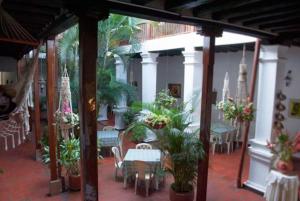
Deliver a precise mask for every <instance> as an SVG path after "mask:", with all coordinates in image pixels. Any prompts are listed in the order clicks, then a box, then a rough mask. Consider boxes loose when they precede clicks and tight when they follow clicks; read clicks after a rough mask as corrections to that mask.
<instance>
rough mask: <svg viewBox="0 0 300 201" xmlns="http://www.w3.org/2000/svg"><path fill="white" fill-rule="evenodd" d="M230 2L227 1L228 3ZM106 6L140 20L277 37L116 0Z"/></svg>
mask: <svg viewBox="0 0 300 201" xmlns="http://www.w3.org/2000/svg"><path fill="white" fill-rule="evenodd" d="M227 1H228V0H226V2H227ZM106 6H107V7H108V8H109V9H110V12H113V13H118V14H123V15H128V16H133V17H139V18H146V19H149V20H154V21H161V20H164V21H167V22H173V23H182V24H190V25H195V26H199V25H211V26H221V27H222V28H223V29H224V30H226V31H231V32H235V33H247V34H248V35H251V36H255V37H258V36H259V37H262V38H263V37H274V36H277V35H276V34H274V33H271V32H268V31H263V30H258V29H253V28H249V27H243V26H240V25H234V24H229V23H226V22H220V21H218V22H217V21H213V20H207V19H203V18H198V17H191V16H185V15H181V14H179V13H176V12H170V11H162V10H159V9H155V8H149V7H145V6H139V5H135V4H131V3H125V2H119V1H115V0H106ZM102 7H103V5H102V4H101V3H97V2H95V4H94V8H95V9H97V8H99V9H100V8H102Z"/></svg>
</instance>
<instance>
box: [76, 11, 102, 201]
mask: <svg viewBox="0 0 300 201" xmlns="http://www.w3.org/2000/svg"><path fill="white" fill-rule="evenodd" d="M97 33H98V23H97V19H95V18H91V17H88V16H86V15H84V14H83V15H80V16H79V54H80V56H79V63H80V70H79V72H80V101H79V114H80V142H81V143H80V144H81V178H82V200H89V201H97V200H98V167H97V120H96V58H97V44H98V41H97Z"/></svg>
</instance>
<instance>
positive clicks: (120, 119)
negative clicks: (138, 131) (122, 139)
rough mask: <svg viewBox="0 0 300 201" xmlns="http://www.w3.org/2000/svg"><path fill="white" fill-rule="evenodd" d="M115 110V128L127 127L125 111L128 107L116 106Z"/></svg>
mask: <svg viewBox="0 0 300 201" xmlns="http://www.w3.org/2000/svg"><path fill="white" fill-rule="evenodd" d="M113 111H114V113H115V129H117V130H123V129H125V122H124V113H125V112H126V111H127V108H115V109H114V110H113Z"/></svg>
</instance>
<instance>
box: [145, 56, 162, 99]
mask: <svg viewBox="0 0 300 201" xmlns="http://www.w3.org/2000/svg"><path fill="white" fill-rule="evenodd" d="M157 56H158V54H157V53H150V52H143V53H141V57H142V59H143V60H142V62H141V63H142V101H143V103H152V102H154V100H155V96H156V80H157V62H156V58H157Z"/></svg>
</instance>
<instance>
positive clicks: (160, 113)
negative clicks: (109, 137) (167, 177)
mask: <svg viewBox="0 0 300 201" xmlns="http://www.w3.org/2000/svg"><path fill="white" fill-rule="evenodd" d="M163 96H164V97H165V95H163ZM163 102H164V101H160V100H159V97H157V99H156V101H155V103H154V104H142V103H135V104H133V106H132V108H133V110H141V109H143V110H144V113H145V114H144V115H143V114H141V115H140V117H139V118H137V119H136V120H135V122H134V123H133V124H131V126H130V127H129V128H128V129H131V128H133V127H134V126H137V125H140V126H143V127H145V128H148V129H152V131H153V132H154V133H156V135H157V138H158V142H159V143H158V146H159V148H160V149H161V150H162V152H163V153H165V155H166V160H165V161H164V164H165V170H166V171H168V172H170V173H171V174H172V175H173V177H174V183H173V184H172V186H171V187H172V189H173V190H174V191H176V192H179V193H185V192H190V191H192V189H193V183H194V181H195V178H196V176H197V170H198V162H199V160H202V159H203V158H204V157H205V152H204V149H203V145H202V142H201V141H200V139H199V138H198V137H197V135H198V130H196V131H195V132H193V133H186V129H187V128H188V126H189V125H190V122H188V119H189V116H190V115H191V112H192V111H187V112H186V110H185V104H183V105H180V106H176V105H173V104H169V101H166V103H167V104H164V103H163ZM145 110H146V112H145ZM149 118H152V119H151V121H152V122H153V125H154V124H156V123H158V122H162V121H164V122H166V125H165V127H164V128H162V129H161V130H159V131H157V130H156V129H153V125H150V123H149V122H148V123H147V120H149Z"/></svg>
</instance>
